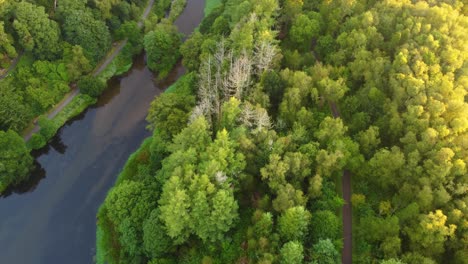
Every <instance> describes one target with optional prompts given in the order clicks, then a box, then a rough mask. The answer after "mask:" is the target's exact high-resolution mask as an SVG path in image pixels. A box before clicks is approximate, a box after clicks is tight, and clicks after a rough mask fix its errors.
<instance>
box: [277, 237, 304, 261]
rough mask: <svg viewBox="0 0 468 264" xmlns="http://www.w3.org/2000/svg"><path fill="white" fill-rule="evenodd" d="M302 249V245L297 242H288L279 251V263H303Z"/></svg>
mask: <svg viewBox="0 0 468 264" xmlns="http://www.w3.org/2000/svg"><path fill="white" fill-rule="evenodd" d="M303 251H304V248H303V247H302V244H301V243H299V242H297V241H290V242H288V243H286V244H284V245H283V247H282V248H281V250H280V255H281V258H280V263H281V264H299V263H303V259H304V253H303Z"/></svg>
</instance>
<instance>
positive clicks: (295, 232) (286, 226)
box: [278, 206, 311, 241]
mask: <svg viewBox="0 0 468 264" xmlns="http://www.w3.org/2000/svg"><path fill="white" fill-rule="evenodd" d="M310 219H311V214H310V213H309V212H308V211H307V210H306V209H304V207H302V206H299V207H292V208H289V209H288V210H286V212H284V213H283V214H282V215H281V217H280V218H279V220H278V229H279V233H280V235H281V237H282V238H283V239H284V240H285V241H292V240H297V241H303V240H304V239H305V237H306V236H307V233H308V226H309V222H310Z"/></svg>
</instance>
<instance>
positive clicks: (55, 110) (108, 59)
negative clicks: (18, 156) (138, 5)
mask: <svg viewBox="0 0 468 264" xmlns="http://www.w3.org/2000/svg"><path fill="white" fill-rule="evenodd" d="M154 1H155V0H149V1H148V4H147V5H146V8H145V11H144V12H143V14H142V16H141V19H140V21H139V22H138V27H139V28H141V27H142V26H143V21H144V20H145V19H146V18H147V17H148V15H149V13H150V12H151V8H153V5H154ZM116 43H117V46H116V47H115V48H114V50H113V52H112V54H110V55H109V56H106V58H105V59H104V61H103V62H102V63H100V64H99V66H98V68H97V69H95V70H94V72H93V76H97V75H99V74H100V73H101V72H102V71H103V70H104V69H106V67H107V66H108V65H109V63H111V62H112V61H113V60H114V59H115V57H117V55H119V53H120V52H121V51H122V49H123V47H124V46H125V45H126V44H127V39H125V40H123V41H120V42H116ZM116 43H114V45H115V44H116ZM18 57H20V56H18ZM15 65H16V63H15ZM13 68H14V66H13ZM10 69H12V67H10ZM79 93H80V88H79V87H75V88H73V90H71V91H70V92H69V93H68V94H67V95H66V96H65V98H64V99H62V101H61V102H60V103H58V104H57V105H56V106H55V107H54V108H53V109H51V110H50V112H49V114H47V118H48V119H52V118H54V117H55V116H56V115H57V114H58V113H60V111H62V110H63V108H64V107H65V106H67V105H68V104H69V103H70V102H71V101H72V100H73V98H75V96H77V95H78V94H79ZM39 130H40V127H39V125H38V124H34V128H33V129H31V130H30V131H29V132H28V133H27V134H26V135H24V137H23V138H24V140H25V141H28V140H29V139H30V138H31V137H32V135H33V134H34V133H37V132H39Z"/></svg>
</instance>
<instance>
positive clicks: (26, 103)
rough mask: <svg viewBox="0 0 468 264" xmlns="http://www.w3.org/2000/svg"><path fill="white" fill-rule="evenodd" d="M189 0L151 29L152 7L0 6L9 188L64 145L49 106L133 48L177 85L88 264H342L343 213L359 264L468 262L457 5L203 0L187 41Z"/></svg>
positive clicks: (113, 1) (122, 180) (1, 161)
mask: <svg viewBox="0 0 468 264" xmlns="http://www.w3.org/2000/svg"><path fill="white" fill-rule="evenodd" d="M186 1H190V0H173V1H171V0H155V3H154V6H153V8H152V10H151V14H150V16H149V17H148V18H147V19H146V20H145V21H144V22H143V21H140V18H141V15H142V13H143V10H144V8H145V6H146V5H147V3H148V1H144V0H57V1H55V0H6V1H2V0H0V76H2V75H3V74H7V76H6V77H4V76H2V78H1V79H0V146H1V148H0V193H2V192H3V191H4V190H5V189H6V188H8V186H11V185H18V184H20V183H21V182H23V181H25V180H27V179H28V177H29V173H30V170H31V168H32V166H33V158H32V156H31V155H30V151H31V149H37V148H40V147H42V146H44V145H45V144H46V143H47V141H48V140H49V139H50V138H51V137H52V136H53V135H54V134H55V133H56V132H57V130H58V128H59V126H58V125H57V123H55V120H49V119H47V118H46V116H45V115H46V114H47V112H48V111H50V109H52V108H53V107H54V106H55V105H56V104H58V103H59V102H60V101H61V100H62V99H63V98H64V96H66V94H67V93H69V92H71V91H72V90H73V89H74V87H79V88H80V97H79V100H81V101H83V102H84V103H85V104H86V105H88V104H92V103H93V102H95V98H97V97H98V96H99V95H100V94H101V93H102V92H103V90H105V89H106V81H107V80H109V78H110V77H112V76H115V75H120V74H122V73H124V72H126V71H127V70H128V69H129V68H130V66H131V64H132V58H133V57H134V56H136V55H138V54H140V53H142V52H144V53H145V54H146V64H147V66H148V68H149V69H150V70H151V71H153V73H154V76H155V79H157V80H163V79H164V78H166V77H167V76H168V75H169V74H170V72H171V70H172V69H173V67H174V66H175V65H176V64H177V63H178V62H180V61H181V63H182V65H183V66H184V67H185V69H186V73H185V75H184V76H183V77H181V78H179V80H177V82H176V83H175V84H173V85H172V86H171V87H170V88H169V89H167V90H166V91H165V92H164V93H162V94H161V95H159V96H157V97H155V99H154V101H153V102H152V103H151V107H150V108H149V110H148V115H147V118H146V120H147V122H148V126H147V129H148V130H149V131H150V132H151V134H152V136H150V137H149V138H147V139H146V140H145V141H144V142H143V143H142V144H141V146H140V148H139V149H138V150H137V151H136V152H135V153H134V154H133V155H131V156H130V157H129V159H128V161H127V164H126V165H125V167H124V168H123V169H122V171H121V173H120V175H119V176H118V178H117V180H116V183H115V185H114V187H113V188H112V189H111V190H110V191H109V192H108V194H107V197H106V199H105V201H104V202H103V204H102V205H101V207H100V208H99V211H98V214H97V219H96V222H97V234H96V250H97V252H96V262H97V263H98V264H104V263H109V264H117V263H121V264H163V263H164V264H169V263H171V264H172V263H174V264H176V263H181V264H189V263H202V264H217V263H219V264H221V263H223V264H224V263H259V264H269V263H271V264H275V263H279V264H300V263H307V264H337V263H351V262H350V261H349V260H344V257H343V259H342V254H343V253H342V252H343V249H344V244H345V242H344V239H345V237H344V234H343V230H344V225H343V223H344V221H346V218H350V217H352V263H369V264H374V263H378V264H413V263H418V264H419V263H421V264H435V263H448V264H468V173H467V168H466V164H467V163H468V105H467V92H468V60H467V59H468V45H467V43H468V17H467V16H468V6H467V4H466V3H465V2H464V1H460V0H380V1H378V0H206V7H205V18H204V19H203V21H202V22H201V24H200V25H199V27H198V28H197V30H196V31H195V32H193V33H192V34H191V35H190V36H188V38H184V36H183V35H182V34H180V33H179V32H178V29H177V28H176V27H175V26H174V25H173V22H174V21H175V20H176V19H177V18H178V17H179V16H180V15H181V13H182V11H183V10H184V7H185V5H186ZM140 23H141V25H140ZM123 40H127V41H128V43H127V44H126V45H125V46H124V47H123V50H122V52H121V53H120V54H119V55H118V56H117V58H116V59H115V61H113V62H112V64H111V65H110V66H109V67H107V68H106V69H105V70H104V71H103V72H102V73H101V74H98V75H95V70H96V69H97V68H99V66H100V63H101V61H102V60H103V59H105V58H106V56H107V55H108V52H110V51H112V50H113V49H115V44H116V43H117V42H118V41H123ZM16 63H17V64H16ZM77 105H79V103H77ZM82 106H83V105H82V104H81V105H80V107H82ZM81 110H82V109H81V108H80V111H81ZM69 111H70V112H71V113H77V112H78V111H79V110H76V109H71V110H69ZM60 118H61V119H60V120H61V121H60V122H59V124H60V125H63V123H64V122H65V121H66V118H64V117H63V116H62V117H60ZM36 121H37V123H39V125H40V127H41V130H40V132H39V133H38V134H35V136H33V137H32V138H31V140H29V142H27V143H26V142H25V140H24V139H23V136H22V135H23V133H24V131H25V130H27V129H28V127H30V126H31V124H33V123H34V122H36ZM343 177H350V179H351V185H350V186H347V185H346V186H345V185H343V182H344V181H343ZM346 188H347V189H349V190H350V191H351V193H352V195H351V200H350V201H346V200H345V199H344V198H343V197H344V192H343V190H344V189H346ZM348 205H350V206H351V208H352V215H351V216H347V215H344V214H343V210H342V209H343V207H344V206H348Z"/></svg>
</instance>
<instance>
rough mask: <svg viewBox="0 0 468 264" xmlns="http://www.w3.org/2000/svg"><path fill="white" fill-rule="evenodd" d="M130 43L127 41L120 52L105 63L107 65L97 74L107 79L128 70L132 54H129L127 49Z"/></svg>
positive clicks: (129, 47) (131, 61) (131, 63)
mask: <svg viewBox="0 0 468 264" xmlns="http://www.w3.org/2000/svg"><path fill="white" fill-rule="evenodd" d="M131 45H132V44H130V42H127V44H125V46H124V47H123V48H122V50H121V51H120V53H119V54H118V55H117V56H116V57H115V58H114V59H113V60H112V61H111V62H110V63H109V65H107V67H106V68H105V69H104V70H103V71H102V72H101V73H100V74H99V75H98V77H99V78H100V79H102V80H104V81H107V80H109V79H110V78H112V77H114V76H119V75H122V74H124V73H126V72H128V71H129V70H130V68H132V65H133V54H132V55H130V54H129V53H130V52H129V50H131V49H132V46H131Z"/></svg>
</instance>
